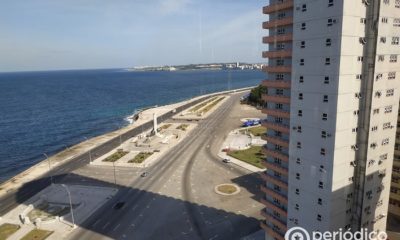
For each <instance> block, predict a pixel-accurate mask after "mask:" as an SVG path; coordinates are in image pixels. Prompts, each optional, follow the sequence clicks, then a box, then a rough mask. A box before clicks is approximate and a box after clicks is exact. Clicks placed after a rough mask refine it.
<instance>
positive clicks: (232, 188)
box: [214, 183, 240, 196]
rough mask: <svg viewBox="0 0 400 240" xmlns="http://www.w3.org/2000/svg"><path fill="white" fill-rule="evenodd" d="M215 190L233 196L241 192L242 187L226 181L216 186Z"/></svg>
mask: <svg viewBox="0 0 400 240" xmlns="http://www.w3.org/2000/svg"><path fill="white" fill-rule="evenodd" d="M214 191H215V192H216V193H217V194H220V195H224V196H232V195H236V194H238V193H240V187H239V186H238V185H236V184H232V183H224V184H219V185H217V186H215V188H214Z"/></svg>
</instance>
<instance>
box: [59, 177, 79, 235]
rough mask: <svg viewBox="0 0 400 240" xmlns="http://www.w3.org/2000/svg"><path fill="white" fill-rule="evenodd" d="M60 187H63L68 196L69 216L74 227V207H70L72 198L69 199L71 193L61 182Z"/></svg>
mask: <svg viewBox="0 0 400 240" xmlns="http://www.w3.org/2000/svg"><path fill="white" fill-rule="evenodd" d="M61 186H62V187H64V188H65V190H66V191H67V193H68V198H69V207H70V208H71V218H72V227H73V228H75V227H76V225H75V218H74V209H73V208H72V199H71V193H70V191H69V189H68V187H67V186H66V185H65V184H61Z"/></svg>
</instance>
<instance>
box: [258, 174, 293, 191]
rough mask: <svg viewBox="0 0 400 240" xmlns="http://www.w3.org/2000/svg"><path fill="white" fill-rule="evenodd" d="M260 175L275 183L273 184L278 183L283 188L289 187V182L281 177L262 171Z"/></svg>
mask: <svg viewBox="0 0 400 240" xmlns="http://www.w3.org/2000/svg"><path fill="white" fill-rule="evenodd" d="M260 176H261V178H262V179H263V180H264V181H265V182H270V183H273V184H275V185H278V186H279V187H281V188H283V189H285V190H287V189H288V184H287V183H285V182H284V181H282V180H279V178H274V177H271V176H270V175H268V174H266V173H260Z"/></svg>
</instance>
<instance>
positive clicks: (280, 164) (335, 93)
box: [261, 0, 400, 240]
mask: <svg viewBox="0 0 400 240" xmlns="http://www.w3.org/2000/svg"><path fill="white" fill-rule="evenodd" d="M263 12H264V13H265V14H269V21H268V22H264V23H263V28H264V29H268V30H269V36H266V37H264V38H263V42H264V43H266V44H269V48H268V49H269V50H268V51H266V52H263V57H265V58H268V66H265V67H264V68H263V69H264V71H265V72H266V73H267V78H266V80H265V81H263V83H262V84H263V85H264V86H265V87H267V91H266V93H265V94H264V96H263V99H264V100H265V101H266V105H265V107H264V109H263V112H264V113H265V114H266V115H267V117H266V119H265V120H264V121H263V123H262V124H263V125H264V126H265V127H267V129H268V130H267V132H266V134H265V136H264V137H263V138H264V139H265V140H267V142H268V143H267V145H266V146H264V148H263V151H264V153H265V154H266V156H267V157H266V160H265V166H266V168H267V170H266V172H265V173H264V174H263V175H262V177H263V179H264V180H265V184H264V185H263V186H262V191H263V192H264V193H265V197H264V198H263V199H262V203H264V204H265V209H263V210H262V212H261V214H262V215H263V216H264V217H265V221H263V222H262V223H261V226H262V228H263V229H265V231H266V239H268V240H270V239H274V240H283V239H284V235H285V233H286V231H287V230H288V229H290V228H292V227H295V226H298V227H303V228H305V229H306V230H307V231H309V232H311V231H316V232H325V231H338V230H339V229H345V230H347V229H350V231H358V230H360V229H362V228H363V229H364V228H367V229H368V230H370V231H378V232H379V231H385V229H386V220H387V212H388V207H389V206H388V205H389V194H390V182H391V172H392V165H393V152H394V145H395V134H396V133H395V131H396V129H395V128H394V127H392V126H395V125H396V123H397V115H398V107H399V83H400V79H399V77H400V66H399V62H398V61H400V59H399V58H400V57H399V55H400V47H399V37H400V27H399V24H400V1H389V0H369V1H361V0H359V1H355V0H318V1H311V0H308V1H307V0H304V1H293V0H270V1H269V5H268V6H266V7H264V8H263ZM396 147H397V148H396V149H397V150H398V149H399V148H398V147H399V145H396ZM399 167H400V165H399V164H398V160H395V168H394V170H395V171H398V170H399ZM393 176H394V177H395V179H396V180H395V181H397V183H395V184H393V186H392V191H396V192H398V193H400V186H399V184H398V181H399V179H398V178H396V177H399V176H398V172H397V173H395V174H394V175H393ZM398 196H399V195H392V200H391V203H396V204H392V205H396V207H398V206H399V201H398V200H400V198H399V197H398Z"/></svg>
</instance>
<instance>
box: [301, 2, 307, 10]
mask: <svg viewBox="0 0 400 240" xmlns="http://www.w3.org/2000/svg"><path fill="white" fill-rule="evenodd" d="M301 11H302V12H305V11H307V4H303V5H301Z"/></svg>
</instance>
